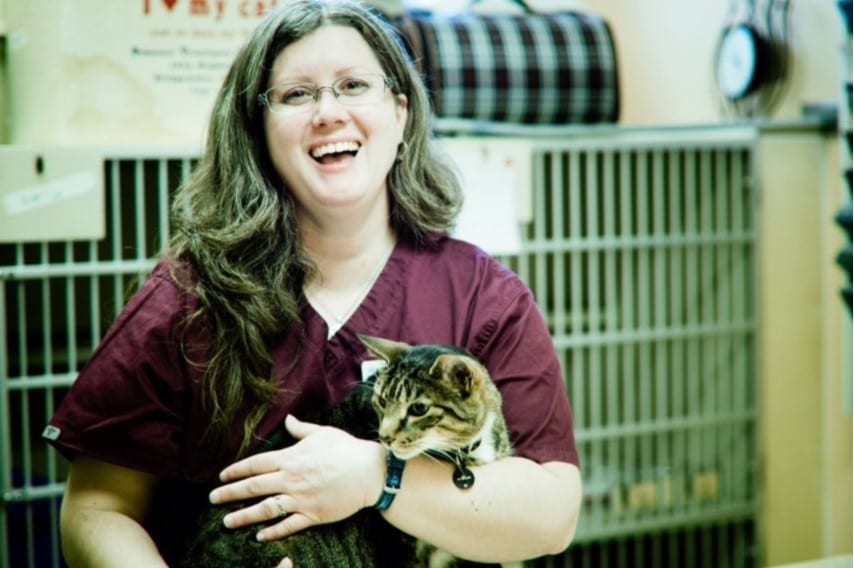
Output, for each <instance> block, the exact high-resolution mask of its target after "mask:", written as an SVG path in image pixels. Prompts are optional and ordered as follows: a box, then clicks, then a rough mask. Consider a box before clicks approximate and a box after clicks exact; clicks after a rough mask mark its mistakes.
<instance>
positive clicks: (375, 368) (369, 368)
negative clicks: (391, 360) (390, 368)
mask: <svg viewBox="0 0 854 568" xmlns="http://www.w3.org/2000/svg"><path fill="white" fill-rule="evenodd" d="M386 365H388V363H386V362H385V361H383V360H382V359H369V360H367V361H362V380H363V381H367V380H368V379H370V378H371V377H373V376H374V375H376V374H377V373H378V372H379V370H380V369H382V368H384V367H385V366H386Z"/></svg>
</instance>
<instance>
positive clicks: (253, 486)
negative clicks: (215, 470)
mask: <svg viewBox="0 0 854 568" xmlns="http://www.w3.org/2000/svg"><path fill="white" fill-rule="evenodd" d="M282 490H283V487H282V481H281V477H280V475H279V473H278V472H272V473H265V474H262V475H254V476H252V477H247V478H246V479H241V480H240V481H234V482H232V483H229V484H228V485H223V486H222V487H217V488H216V489H214V490H213V491H211V492H210V494H209V496H208V497H209V499H210V502H211V503H213V504H214V505H218V504H220V503H226V502H229V501H237V500H240V499H251V498H253V497H261V496H263V495H274V494H277V493H281V492H282Z"/></svg>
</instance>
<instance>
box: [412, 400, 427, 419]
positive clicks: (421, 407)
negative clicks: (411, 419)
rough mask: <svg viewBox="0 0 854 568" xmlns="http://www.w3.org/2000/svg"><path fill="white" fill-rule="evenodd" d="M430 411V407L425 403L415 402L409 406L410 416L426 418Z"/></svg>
mask: <svg viewBox="0 0 854 568" xmlns="http://www.w3.org/2000/svg"><path fill="white" fill-rule="evenodd" d="M429 410H430V405H429V404H427V403H425V402H413V403H412V404H410V405H409V415H410V416H415V417H418V416H424V415H425V414H427V411H429Z"/></svg>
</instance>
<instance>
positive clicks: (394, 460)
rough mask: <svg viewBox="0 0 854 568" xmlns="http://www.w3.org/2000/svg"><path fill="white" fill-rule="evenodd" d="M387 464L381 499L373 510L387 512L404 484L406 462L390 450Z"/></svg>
mask: <svg viewBox="0 0 854 568" xmlns="http://www.w3.org/2000/svg"><path fill="white" fill-rule="evenodd" d="M385 464H386V469H385V480H384V483H383V488H382V490H381V491H380V494H379V498H378V499H377V501H376V502H375V503H374V505H373V508H374V509H376V510H378V511H385V510H386V509H388V508H389V507H391V504H392V503H393V502H394V498H395V496H396V495H397V493H398V491H400V487H401V485H402V483H403V468H404V467H405V465H406V462H405V461H403V460H402V459H400V458H398V457H397V456H395V455H394V453H393V452H392V451H391V450H388V452H387V453H386V457H385Z"/></svg>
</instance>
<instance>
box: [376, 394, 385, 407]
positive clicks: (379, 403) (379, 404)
mask: <svg viewBox="0 0 854 568" xmlns="http://www.w3.org/2000/svg"><path fill="white" fill-rule="evenodd" d="M373 402H374V406H376V407H377V408H385V405H386V399H384V398H383V397H381V396H380V395H374V400H373Z"/></svg>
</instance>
